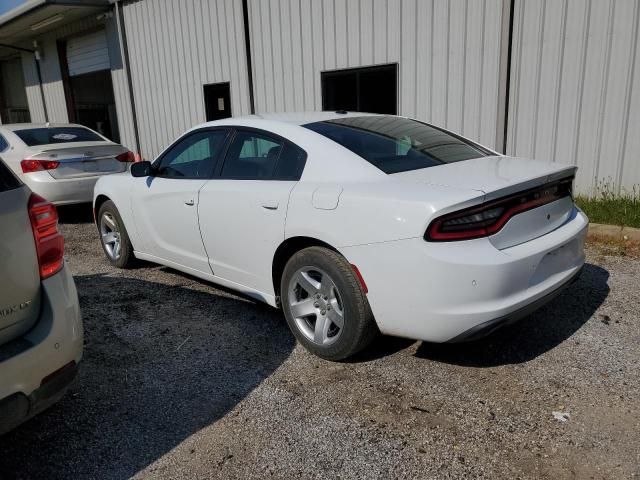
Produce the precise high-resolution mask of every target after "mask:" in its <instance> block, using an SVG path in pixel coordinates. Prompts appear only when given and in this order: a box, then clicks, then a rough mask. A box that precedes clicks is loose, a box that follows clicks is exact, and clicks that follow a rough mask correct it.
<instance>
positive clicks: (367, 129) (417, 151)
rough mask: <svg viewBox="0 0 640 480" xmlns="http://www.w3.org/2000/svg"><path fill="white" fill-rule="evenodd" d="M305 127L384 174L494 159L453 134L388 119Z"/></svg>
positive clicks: (358, 119)
mask: <svg viewBox="0 0 640 480" xmlns="http://www.w3.org/2000/svg"><path fill="white" fill-rule="evenodd" d="M304 126H305V127H306V128H308V129H310V130H313V131H314V132H317V133H319V134H321V135H324V136H325V137H327V138H330V139H331V140H333V141H334V142H337V143H339V144H340V145H342V146H343V147H345V148H348V149H349V150H351V151H352V152H354V153H356V154H358V155H360V156H361V157H362V158H364V159H365V160H366V161H367V162H369V163H371V164H373V165H375V166H376V167H378V168H379V169H380V170H382V171H383V172H385V173H398V172H407V171H409V170H417V169H420V168H427V167H433V166H436V165H442V164H444V163H452V162H459V161H461V160H469V159H471V158H478V157H485V156H488V155H492V153H491V152H490V151H488V150H486V149H484V148H482V147H481V146H479V145H476V144H474V143H471V142H469V141H467V140H465V139H463V138H460V137H458V136H457V135H454V134H452V133H448V132H445V131H444V130H441V129H439V128H436V127H432V126H430V125H427V124H425V123H422V122H418V121H416V120H410V119H408V118H400V117H394V116H389V115H375V116H366V117H347V118H340V119H336V120H328V121H324V122H315V123H308V124H307V125H304Z"/></svg>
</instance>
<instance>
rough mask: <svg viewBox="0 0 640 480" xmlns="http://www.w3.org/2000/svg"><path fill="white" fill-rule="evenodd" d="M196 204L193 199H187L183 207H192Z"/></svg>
mask: <svg viewBox="0 0 640 480" xmlns="http://www.w3.org/2000/svg"><path fill="white" fill-rule="evenodd" d="M195 203H196V202H195V201H194V200H193V198H189V199H188V200H185V201H184V204H185V205H194V204H195Z"/></svg>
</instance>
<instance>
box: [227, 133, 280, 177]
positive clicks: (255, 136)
mask: <svg viewBox="0 0 640 480" xmlns="http://www.w3.org/2000/svg"><path fill="white" fill-rule="evenodd" d="M283 146H284V142H282V141H279V140H277V139H275V138H272V137H270V136H267V135H263V134H261V133H257V132H249V131H246V132H245V131H238V133H237V134H236V136H235V137H234V138H233V141H232V142H231V145H229V150H228V152H227V156H226V157H225V159H224V165H223V166H222V173H221V176H222V178H230V179H238V180H268V179H270V178H271V177H272V175H273V171H274V169H275V167H276V163H277V162H278V157H280V151H281V150H282V147H283Z"/></svg>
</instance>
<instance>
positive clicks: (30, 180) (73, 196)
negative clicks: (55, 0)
mask: <svg viewBox="0 0 640 480" xmlns="http://www.w3.org/2000/svg"><path fill="white" fill-rule="evenodd" d="M101 176H102V175H96V176H91V177H79V178H65V179H62V178H59V179H56V178H53V177H52V176H51V175H50V174H49V172H46V171H42V172H33V173H27V174H24V175H22V180H23V181H24V183H26V184H27V186H28V187H29V188H30V189H31V190H32V191H33V192H35V193H37V194H38V195H40V196H41V197H43V198H45V199H46V200H49V201H50V202H51V203H53V204H55V205H69V204H73V203H89V202H91V201H92V200H93V187H94V186H95V184H96V182H97V181H98V179H99V178H100V177H101Z"/></svg>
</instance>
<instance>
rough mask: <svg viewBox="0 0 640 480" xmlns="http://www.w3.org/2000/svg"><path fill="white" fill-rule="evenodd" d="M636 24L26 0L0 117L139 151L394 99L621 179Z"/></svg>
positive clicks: (587, 2)
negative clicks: (246, 119)
mask: <svg viewBox="0 0 640 480" xmlns="http://www.w3.org/2000/svg"><path fill="white" fill-rule="evenodd" d="M639 26H640V0H122V1H117V2H115V1H113V0H73V1H70V0H25V3H24V4H23V5H21V6H20V7H18V8H16V9H14V10H12V11H10V12H7V13H5V14H3V15H2V16H0V114H1V115H0V117H1V118H2V121H3V122H8V121H12V122H13V121H25V120H29V119H30V120H31V121H45V120H48V121H51V122H56V121H60V122H66V121H76V122H78V123H84V124H87V125H88V126H91V127H92V128H98V129H101V130H102V131H103V132H105V134H108V136H111V137H112V138H115V139H119V140H120V141H121V142H122V143H123V144H125V145H126V146H128V147H129V148H131V149H132V150H136V151H139V152H141V154H142V155H143V156H145V157H146V158H152V157H153V156H154V155H156V154H157V153H159V152H160V150H161V149H162V148H163V147H164V146H166V145H167V144H168V143H169V142H170V141H171V140H172V139H173V138H175V137H176V136H178V135H179V134H181V133H182V132H183V131H184V130H185V129H187V128H189V127H191V126H193V125H195V124H197V123H201V122H203V121H205V120H207V119H214V118H219V117H221V116H226V115H244V114H249V113H251V112H256V113H260V112H266V111H294V110H318V109H348V110H355V109H359V110H369V111H380V112H382V113H398V114H400V115H406V116H411V117H416V118H418V119H421V120H426V121H428V122H431V123H434V124H436V125H440V126H444V127H446V128H449V129H451V130H453V131H455V132H458V133H461V134H463V135H465V136H468V137H470V138H472V139H474V140H478V141H480V142H481V143H484V144H486V145H488V146H490V147H493V148H495V149H497V150H499V151H504V152H506V153H508V154H512V155H520V156H527V157H533V158H539V159H546V160H552V161H557V162H562V163H572V164H577V165H578V166H579V167H580V169H579V175H578V180H577V186H578V189H579V190H580V191H581V192H583V193H589V192H592V191H593V188H594V186H595V185H596V184H597V183H598V182H601V181H605V182H609V183H611V184H612V185H614V186H615V188H617V189H622V188H624V189H627V190H630V189H632V188H634V186H636V185H640V135H638V132H639V131H640V71H639V72H636V67H637V66H640V50H639V49H638V40H639V39H638V27H639ZM36 57H38V58H39V60H36Z"/></svg>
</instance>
